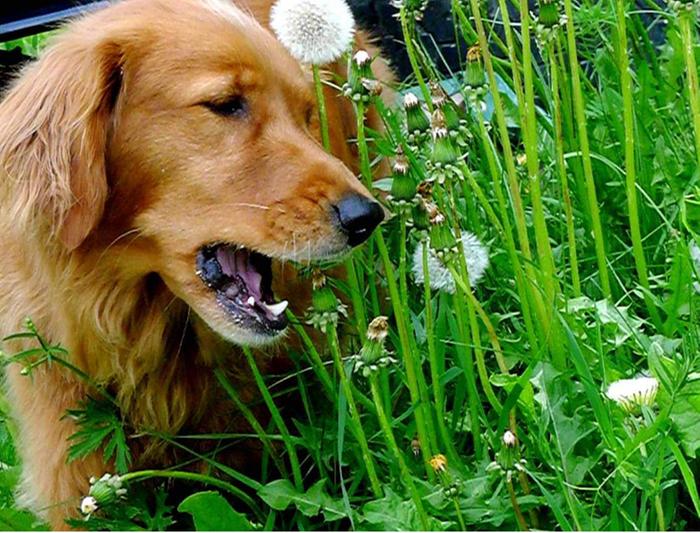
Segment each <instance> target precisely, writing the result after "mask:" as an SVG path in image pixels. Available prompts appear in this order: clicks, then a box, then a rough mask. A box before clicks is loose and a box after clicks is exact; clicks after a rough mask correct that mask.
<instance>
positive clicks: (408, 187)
mask: <svg viewBox="0 0 700 533" xmlns="http://www.w3.org/2000/svg"><path fill="white" fill-rule="evenodd" d="M417 192H418V186H417V185H416V181H415V180H414V179H413V176H411V174H410V173H409V172H408V159H406V157H405V156H399V157H397V158H396V163H395V164H394V180H393V182H392V184H391V199H392V201H393V202H404V203H410V202H412V201H413V200H414V198H415V197H416V194H417Z"/></svg>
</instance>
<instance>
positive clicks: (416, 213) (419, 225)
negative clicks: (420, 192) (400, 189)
mask: <svg viewBox="0 0 700 533" xmlns="http://www.w3.org/2000/svg"><path fill="white" fill-rule="evenodd" d="M412 218H413V227H414V228H416V229H417V230H419V231H426V230H428V229H429V228H430V217H429V216H428V209H427V208H426V206H425V200H423V199H422V198H421V199H420V201H419V202H418V203H417V204H416V205H415V206H413V212H412Z"/></svg>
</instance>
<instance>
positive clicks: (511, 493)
mask: <svg viewBox="0 0 700 533" xmlns="http://www.w3.org/2000/svg"><path fill="white" fill-rule="evenodd" d="M506 487H507V488H508V496H510V503H511V505H512V506H513V512H515V518H516V519H517V521H518V526H520V529H521V530H522V531H527V522H525V517H524V516H523V512H522V511H521V510H520V504H519V503H518V498H517V496H516V495H515V489H514V488H513V482H512V481H511V480H510V479H507V480H506Z"/></svg>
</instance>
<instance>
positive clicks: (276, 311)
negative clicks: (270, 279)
mask: <svg viewBox="0 0 700 533" xmlns="http://www.w3.org/2000/svg"><path fill="white" fill-rule="evenodd" d="M288 306H289V302H288V301H287V300H283V301H281V302H279V303H276V304H272V305H269V304H265V308H266V309H267V310H268V311H270V313H272V314H273V315H274V316H280V315H281V314H282V313H284V312H285V311H286V310H287V307H288Z"/></svg>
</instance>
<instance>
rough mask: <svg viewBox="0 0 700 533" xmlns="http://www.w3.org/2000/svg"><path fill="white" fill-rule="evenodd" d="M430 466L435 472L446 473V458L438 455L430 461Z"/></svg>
mask: <svg viewBox="0 0 700 533" xmlns="http://www.w3.org/2000/svg"><path fill="white" fill-rule="evenodd" d="M430 466H431V467H432V469H433V470H434V471H435V472H440V473H442V472H447V457H445V456H444V455H443V454H441V453H439V454H437V455H435V456H433V458H432V459H430Z"/></svg>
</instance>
